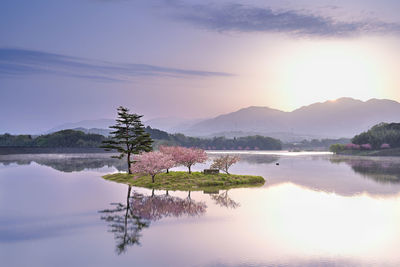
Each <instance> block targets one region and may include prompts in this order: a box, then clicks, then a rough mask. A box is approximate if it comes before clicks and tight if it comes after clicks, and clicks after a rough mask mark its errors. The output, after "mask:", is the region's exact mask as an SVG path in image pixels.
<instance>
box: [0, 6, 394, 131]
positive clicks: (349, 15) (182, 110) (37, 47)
mask: <svg viewBox="0 0 400 267" xmlns="http://www.w3.org/2000/svg"><path fill="white" fill-rule="evenodd" d="M399 12H400V1H396V0H380V1H377V0H325V1H324V0H322V1H316V0H296V1H294V0H293V1H292V0H264V1H261V0H259V1H257V0H253V1H237V0H220V1H207V0H202V1H198V0H196V1H195V0H192V1H183V0H182V1H179V0H68V1H61V0H60V1H54V0H35V1H30V0H25V1H22V0H2V1H1V2H0V133H4V132H9V133H40V132H44V131H46V130H48V129H50V128H53V127H55V126H57V125H60V124H63V123H66V122H77V121H82V120H92V119H100V118H115V114H116V108H117V107H118V106H120V105H123V106H126V107H128V108H129V109H130V110H131V111H132V112H135V113H138V114H142V115H144V119H145V120H146V119H152V118H158V117H183V118H208V117H213V116H217V115H219V114H222V113H228V112H232V111H236V110H238V109H240V108H244V107H248V106H268V107H271V108H276V109H280V110H284V111H292V110H294V109H296V108H299V107H301V106H304V105H309V104H311V103H314V102H322V101H326V100H332V99H336V98H339V97H353V98H357V99H361V100H368V99H370V98H385V99H392V100H396V101H400V90H399V85H400V75H398V73H397V70H398V69H400V51H399V49H398V47H400V17H399V16H398V13H399Z"/></svg>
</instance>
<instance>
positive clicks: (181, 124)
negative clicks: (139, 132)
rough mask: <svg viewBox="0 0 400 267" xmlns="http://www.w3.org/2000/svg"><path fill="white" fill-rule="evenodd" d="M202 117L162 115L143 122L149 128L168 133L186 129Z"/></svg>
mask: <svg viewBox="0 0 400 267" xmlns="http://www.w3.org/2000/svg"><path fill="white" fill-rule="evenodd" d="M203 120H204V119H186V118H178V117H163V118H155V119H151V120H147V121H145V122H144V124H145V125H146V126H150V127H151V128H156V129H160V130H163V131H167V132H169V133H179V132H181V131H182V130H184V129H188V128H190V127H192V126H193V125H195V124H196V123H199V122H200V121H203Z"/></svg>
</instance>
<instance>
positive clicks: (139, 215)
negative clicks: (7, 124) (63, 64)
mask: <svg viewBox="0 0 400 267" xmlns="http://www.w3.org/2000/svg"><path fill="white" fill-rule="evenodd" d="M220 153H221V152H210V156H216V155H218V154H220ZM109 156H110V154H37V155H0V212H1V213H0V214H1V216H0V265H1V266H7V267H10V266H209V267H223V266H224V267H225V266H227V267H228V266H229V267H231V266H279V267H280V266H400V253H399V252H398V248H399V247H400V158H389V157H388V158H368V157H349V156H347V157H345V156H336V155H331V154H328V153H290V152H242V153H241V154H240V156H241V157H242V160H241V161H240V162H239V163H238V164H236V165H234V166H233V167H232V169H231V172H232V173H237V174H249V175H261V176H263V177H264V178H265V179H266V183H265V185H264V186H262V187H259V188H247V189H231V190H228V191H225V190H221V191H219V192H209V193H203V192H190V193H189V192H173V191H169V192H166V191H154V192H153V191H152V190H147V189H139V188H131V191H130V192H129V187H128V186H127V185H122V184H117V183H113V182H109V181H106V180H104V179H102V178H101V176H102V175H104V174H107V173H112V172H116V171H119V170H124V167H125V166H124V163H125V162H119V161H118V160H115V159H110V158H109ZM276 163H279V165H277V164H276ZM207 166H209V164H204V165H196V166H195V167H194V169H195V170H201V169H203V168H205V167H207ZM176 169H177V170H184V169H182V168H176ZM156 179H157V177H156ZM128 193H129V195H130V198H129V201H127V200H128V198H127V197H128Z"/></svg>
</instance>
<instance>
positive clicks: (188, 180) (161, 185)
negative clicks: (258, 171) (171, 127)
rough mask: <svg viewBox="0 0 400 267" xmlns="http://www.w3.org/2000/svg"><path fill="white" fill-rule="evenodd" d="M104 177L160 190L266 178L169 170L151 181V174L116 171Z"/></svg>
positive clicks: (230, 185)
mask: <svg viewBox="0 0 400 267" xmlns="http://www.w3.org/2000/svg"><path fill="white" fill-rule="evenodd" d="M103 178H104V179H106V180H109V181H113V182H117V183H123V184H129V185H132V186H136V187H145V188H150V189H153V188H154V189H160V190H171V191H175V190H180V191H210V190H211V191H214V190H223V189H230V188H238V187H257V186H262V185H263V184H264V183H265V180H264V178H263V177H261V176H252V175H236V174H230V175H228V174H224V173H220V174H204V173H201V172H193V173H192V174H189V173H187V172H169V173H160V174H157V175H156V177H155V182H154V183H152V182H151V176H150V175H146V176H141V177H138V178H136V179H134V175H133V174H127V173H114V174H107V175H104V176H103Z"/></svg>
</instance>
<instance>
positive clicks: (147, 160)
mask: <svg viewBox="0 0 400 267" xmlns="http://www.w3.org/2000/svg"><path fill="white" fill-rule="evenodd" d="M134 160H135V163H133V164H132V165H131V171H132V173H143V174H148V175H151V180H152V182H153V183H154V177H155V176H156V175H157V174H159V173H161V172H163V171H164V170H166V169H170V168H172V167H173V166H175V164H176V163H175V161H174V160H173V159H172V156H171V155H167V154H163V153H161V152H159V151H156V152H146V153H142V154H140V155H138V156H136V157H135V158H134Z"/></svg>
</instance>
